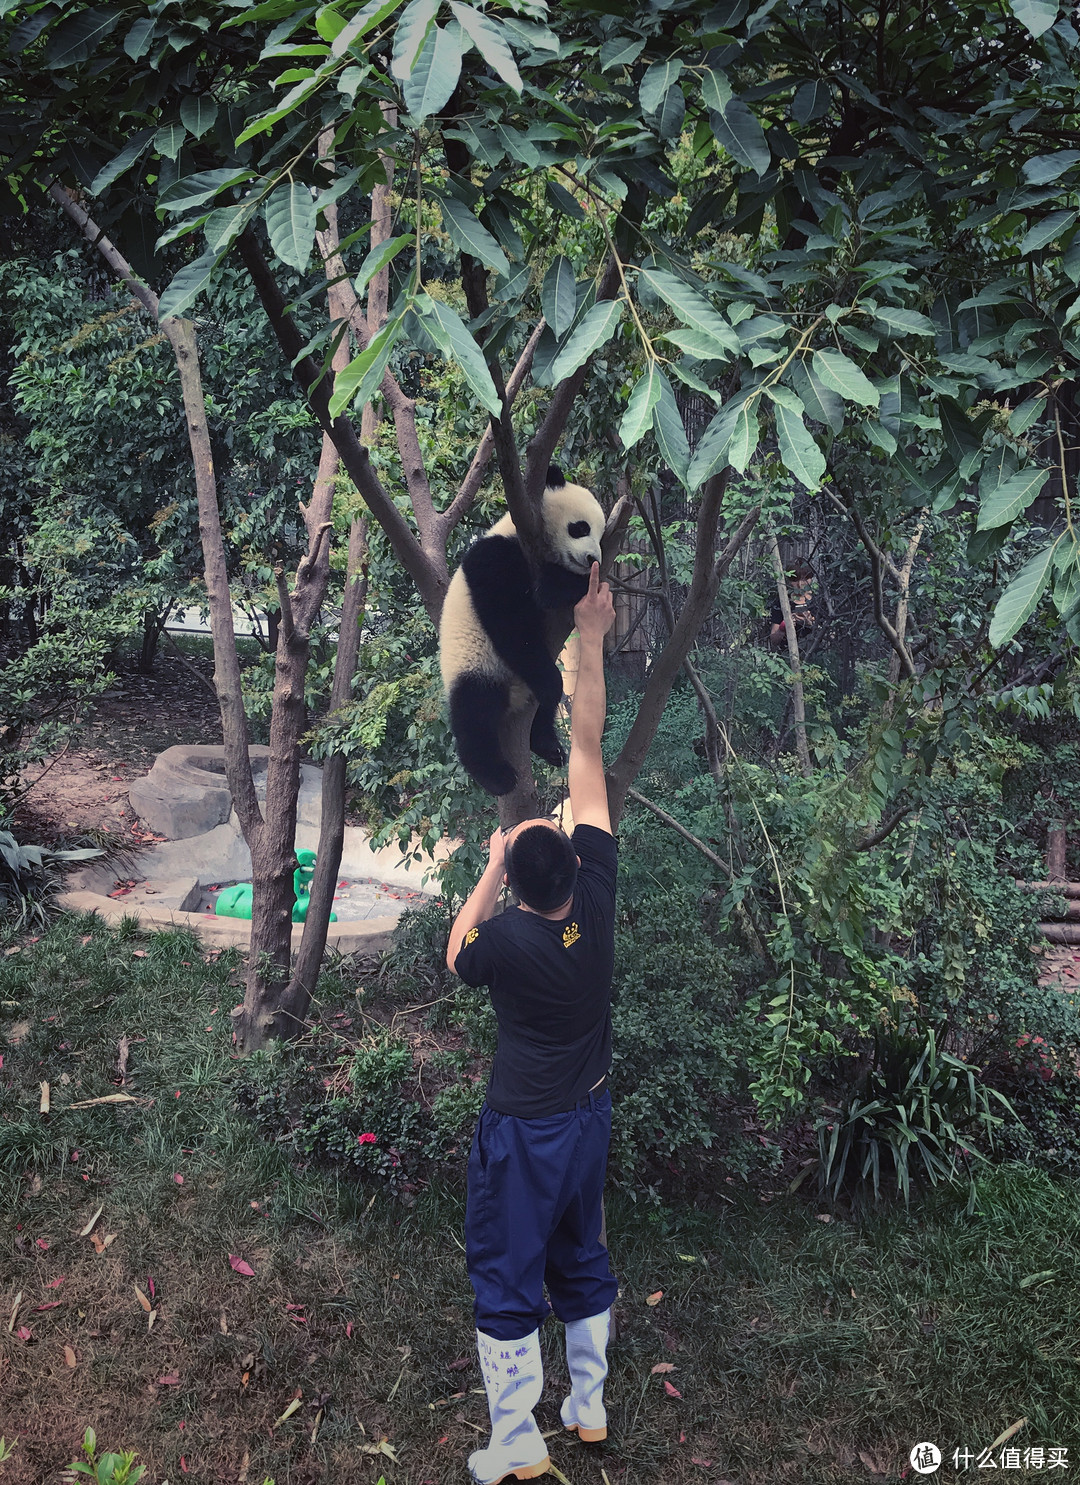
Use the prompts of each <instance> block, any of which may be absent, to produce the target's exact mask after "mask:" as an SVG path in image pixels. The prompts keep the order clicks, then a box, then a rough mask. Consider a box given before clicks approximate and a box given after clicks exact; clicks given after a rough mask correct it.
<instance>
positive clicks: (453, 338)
mask: <svg viewBox="0 0 1080 1485" xmlns="http://www.w3.org/2000/svg"><path fill="white" fill-rule="evenodd" d="M416 309H417V311H418V312H419V313H420V314H422V315H423V316H424V325H425V328H426V329H427V331H428V333H429V334H430V335H431V338H432V339H433V340H434V341H435V343H436V344H437V345H438V346H439V348H440V350H441V351H442V353H443V355H444V356H446V357H447V358H448V359H452V360H454V361H456V362H457V364H458V365H459V366H460V367H461V370H462V372H463V373H464V376H465V380H466V381H467V382H468V384H469V386H470V387H471V388H472V389H473V391H474V393H475V394H476V396H477V399H478V400H479V401H480V402H481V403H482V404H483V405H484V407H486V408H487V410H488V412H490V413H494V414H495V416H496V417H499V416H501V414H502V410H503V408H502V402H501V400H500V398H499V394H498V392H496V390H495V383H494V382H493V381H492V380H491V372H490V371H489V370H488V367H487V362H486V361H485V360H484V354H483V352H482V351H481V349H480V347H479V346H478V345H477V344H476V341H475V340H474V339H473V338H472V336H471V335H470V334H469V332H468V330H467V329H466V327H465V325H464V324H463V323H462V320H461V317H460V316H459V315H458V314H457V313H456V312H455V311H454V310H452V309H451V308H450V306H449V305H448V304H444V303H443V302H442V300H440V299H432V298H430V297H429V296H428V295H427V294H421V295H420V297H419V298H418V299H417V301H416Z"/></svg>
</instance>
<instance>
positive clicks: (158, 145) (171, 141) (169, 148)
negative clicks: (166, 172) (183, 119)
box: [154, 124, 187, 160]
mask: <svg viewBox="0 0 1080 1485" xmlns="http://www.w3.org/2000/svg"><path fill="white" fill-rule="evenodd" d="M186 138H187V130H186V129H185V128H184V126H183V124H162V126H161V128H160V129H159V130H158V131H157V133H156V134H155V135H154V148H155V150H157V152H158V154H159V155H164V156H165V158H166V160H175V159H176V157H177V155H178V154H179V153H180V151H181V149H182V148H183V144H184V140H185V139H186Z"/></svg>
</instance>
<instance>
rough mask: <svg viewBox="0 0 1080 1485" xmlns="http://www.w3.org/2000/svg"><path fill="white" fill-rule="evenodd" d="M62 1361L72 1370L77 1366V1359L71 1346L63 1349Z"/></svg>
mask: <svg viewBox="0 0 1080 1485" xmlns="http://www.w3.org/2000/svg"><path fill="white" fill-rule="evenodd" d="M64 1360H65V1361H66V1362H67V1364H68V1366H70V1367H72V1368H74V1367H76V1366H77V1365H78V1362H79V1358H78V1357H77V1356H76V1355H75V1350H74V1347H72V1346H65V1347H64Z"/></svg>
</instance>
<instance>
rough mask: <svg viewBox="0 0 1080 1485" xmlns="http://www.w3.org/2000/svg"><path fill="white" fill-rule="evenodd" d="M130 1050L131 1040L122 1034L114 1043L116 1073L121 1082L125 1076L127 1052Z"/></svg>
mask: <svg viewBox="0 0 1080 1485" xmlns="http://www.w3.org/2000/svg"><path fill="white" fill-rule="evenodd" d="M130 1051H131V1042H130V1041H129V1040H128V1038H127V1037H126V1036H122V1037H121V1038H120V1040H119V1042H117V1044H116V1052H117V1056H116V1075H117V1077H118V1078H119V1079H120V1081H121V1083H122V1082H123V1081H124V1079H125V1078H126V1077H127V1065H128V1053H129V1052H130Z"/></svg>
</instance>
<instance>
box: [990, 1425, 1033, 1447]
mask: <svg viewBox="0 0 1080 1485" xmlns="http://www.w3.org/2000/svg"><path fill="white" fill-rule="evenodd" d="M1026 1422H1027V1419H1026V1418H1017V1420H1016V1422H1015V1423H1010V1424H1009V1426H1008V1428H1007V1429H1006V1430H1005V1432H1004V1433H999V1434H998V1436H997V1438H996V1439H995V1440H994V1442H993V1443H992V1444H991V1445H990V1448H991V1449H999V1448H1000V1447H1001V1445H1002V1444H1007V1443H1008V1442H1009V1440H1010V1439H1011V1438H1012V1436H1013V1434H1016V1433H1019V1432H1020V1430H1021V1429H1022V1428H1023V1426H1024V1424H1025V1423H1026Z"/></svg>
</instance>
